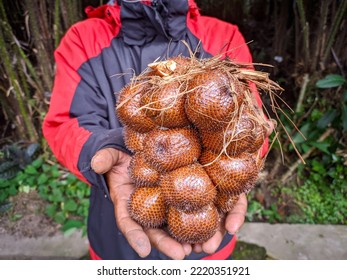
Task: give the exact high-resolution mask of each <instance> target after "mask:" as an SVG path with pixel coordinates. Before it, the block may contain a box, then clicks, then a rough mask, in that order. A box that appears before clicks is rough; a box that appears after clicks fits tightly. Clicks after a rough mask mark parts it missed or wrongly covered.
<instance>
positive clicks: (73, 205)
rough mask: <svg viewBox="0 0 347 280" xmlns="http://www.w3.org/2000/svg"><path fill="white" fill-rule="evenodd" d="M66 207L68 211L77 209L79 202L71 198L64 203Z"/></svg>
mask: <svg viewBox="0 0 347 280" xmlns="http://www.w3.org/2000/svg"><path fill="white" fill-rule="evenodd" d="M64 209H65V210H67V211H71V212H72V211H75V210H76V209H77V203H76V202H75V201H74V200H72V199H70V200H68V201H67V202H66V203H64Z"/></svg>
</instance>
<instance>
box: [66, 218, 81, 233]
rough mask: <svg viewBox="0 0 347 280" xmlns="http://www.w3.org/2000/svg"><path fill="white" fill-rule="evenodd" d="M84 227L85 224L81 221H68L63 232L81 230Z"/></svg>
mask: <svg viewBox="0 0 347 280" xmlns="http://www.w3.org/2000/svg"><path fill="white" fill-rule="evenodd" d="M82 226H83V222H82V221H79V220H68V221H66V223H65V224H64V225H63V228H62V230H63V231H64V232H65V231H67V230H69V229H71V228H75V229H76V228H81V227H82Z"/></svg>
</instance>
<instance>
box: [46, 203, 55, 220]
mask: <svg viewBox="0 0 347 280" xmlns="http://www.w3.org/2000/svg"><path fill="white" fill-rule="evenodd" d="M56 210H57V207H56V206H55V205H54V204H50V205H47V206H46V213H47V215H48V216H49V217H51V218H52V217H54V214H55V212H56Z"/></svg>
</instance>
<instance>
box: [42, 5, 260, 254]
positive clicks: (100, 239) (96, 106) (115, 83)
mask: <svg viewBox="0 0 347 280" xmlns="http://www.w3.org/2000/svg"><path fill="white" fill-rule="evenodd" d="M86 12H87V15H88V18H87V19H86V20H83V21H81V22H78V23H76V24H75V25H73V26H72V27H71V28H70V29H69V30H68V32H67V33H66V34H65V36H64V37H63V39H62V41H61V43H60V45H59V46H58V48H57V49H56V51H55V54H54V56H55V61H56V75H55V81H54V86H53V91H52V97H51V101H50V107H49V111H48V113H47V115H46V117H45V119H44V123H43V134H44V137H45V138H46V140H47V142H48V144H49V146H50V148H51V149H52V151H53V153H54V155H55V156H56V157H57V159H58V160H59V162H60V163H61V164H62V165H64V166H66V167H67V168H68V169H69V170H70V171H71V172H72V173H74V174H75V175H76V176H77V177H78V178H79V179H81V180H83V181H85V182H87V183H88V184H90V185H91V197H90V209H89V216H88V227H87V228H88V238H89V241H90V245H91V248H92V252H93V255H95V257H96V258H102V259H138V258H139V257H138V256H137V254H136V253H135V251H133V250H132V248H131V247H130V246H129V245H128V243H127V241H126V239H125V238H124V237H123V235H122V234H121V233H120V231H119V230H118V229H117V226H116V221H115V218H114V208H113V204H112V202H111V200H110V198H109V193H108V188H107V185H106V182H105V179H104V177H103V176H102V175H98V174H96V173H95V172H94V171H93V170H92V169H91V165H90V162H91V158H92V157H93V155H94V154H95V153H96V152H97V151H98V150H100V149H102V148H105V147H114V148H116V149H119V150H121V151H124V152H128V151H127V149H126V147H125V145H124V141H123V134H122V126H121V124H120V122H119V120H118V119H117V117H116V114H115V104H116V100H117V93H118V92H119V91H120V90H121V89H122V88H123V87H124V86H125V85H126V84H127V83H128V82H129V81H130V79H131V77H132V76H133V75H134V74H135V75H137V74H139V73H141V72H142V71H143V70H144V69H145V68H146V67H147V65H148V64H149V63H151V62H153V61H154V60H156V59H158V58H159V59H160V60H165V59H167V58H168V57H172V56H177V55H183V56H189V51H188V49H187V47H186V46H185V44H183V42H182V41H183V40H184V41H186V42H187V43H188V45H189V46H190V48H191V49H192V50H194V51H196V56H197V57H199V58H207V57H211V56H214V55H216V54H223V56H228V57H229V58H230V59H233V60H235V61H237V62H247V63H249V62H252V58H251V54H250V52H249V49H248V46H247V44H246V42H245V40H244V38H243V36H242V35H241V33H240V32H239V30H238V28H237V26H235V25H232V24H229V23H226V22H223V21H220V20H218V19H216V18H211V17H206V16H201V15H200V13H199V10H198V7H197V5H196V3H195V2H194V1H193V0H176V1H170V0H153V1H125V0H120V1H118V2H116V3H115V4H114V5H112V6H111V5H103V6H100V7H98V8H91V7H88V8H87V9H86ZM255 95H256V98H257V100H258V103H259V105H260V106H261V100H260V97H259V94H258V93H257V92H256V91H255ZM265 149H266V147H265ZM234 244H235V239H232V236H230V235H226V236H225V238H224V240H223V242H222V244H221V246H220V248H219V250H218V252H217V253H216V254H214V255H212V256H207V255H206V254H192V255H191V256H189V257H188V258H193V259H201V258H212V259H216V258H219V259H225V258H227V257H228V256H229V255H230V253H231V250H232V247H233V246H234ZM148 258H149V259H166V258H167V257H166V256H164V255H163V254H161V253H160V252H158V251H157V250H156V249H153V250H152V252H151V254H150V255H149V256H148Z"/></svg>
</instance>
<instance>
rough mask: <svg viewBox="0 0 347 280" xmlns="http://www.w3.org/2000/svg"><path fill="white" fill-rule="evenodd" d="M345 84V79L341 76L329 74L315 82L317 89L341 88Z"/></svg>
mask: <svg viewBox="0 0 347 280" xmlns="http://www.w3.org/2000/svg"><path fill="white" fill-rule="evenodd" d="M345 82H346V79H345V78H344V77H342V76H341V75H337V74H330V75H327V76H326V77H324V78H323V79H321V80H319V81H317V83H316V87H317V88H334V87H339V86H342V85H343V84H344V83H345Z"/></svg>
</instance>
